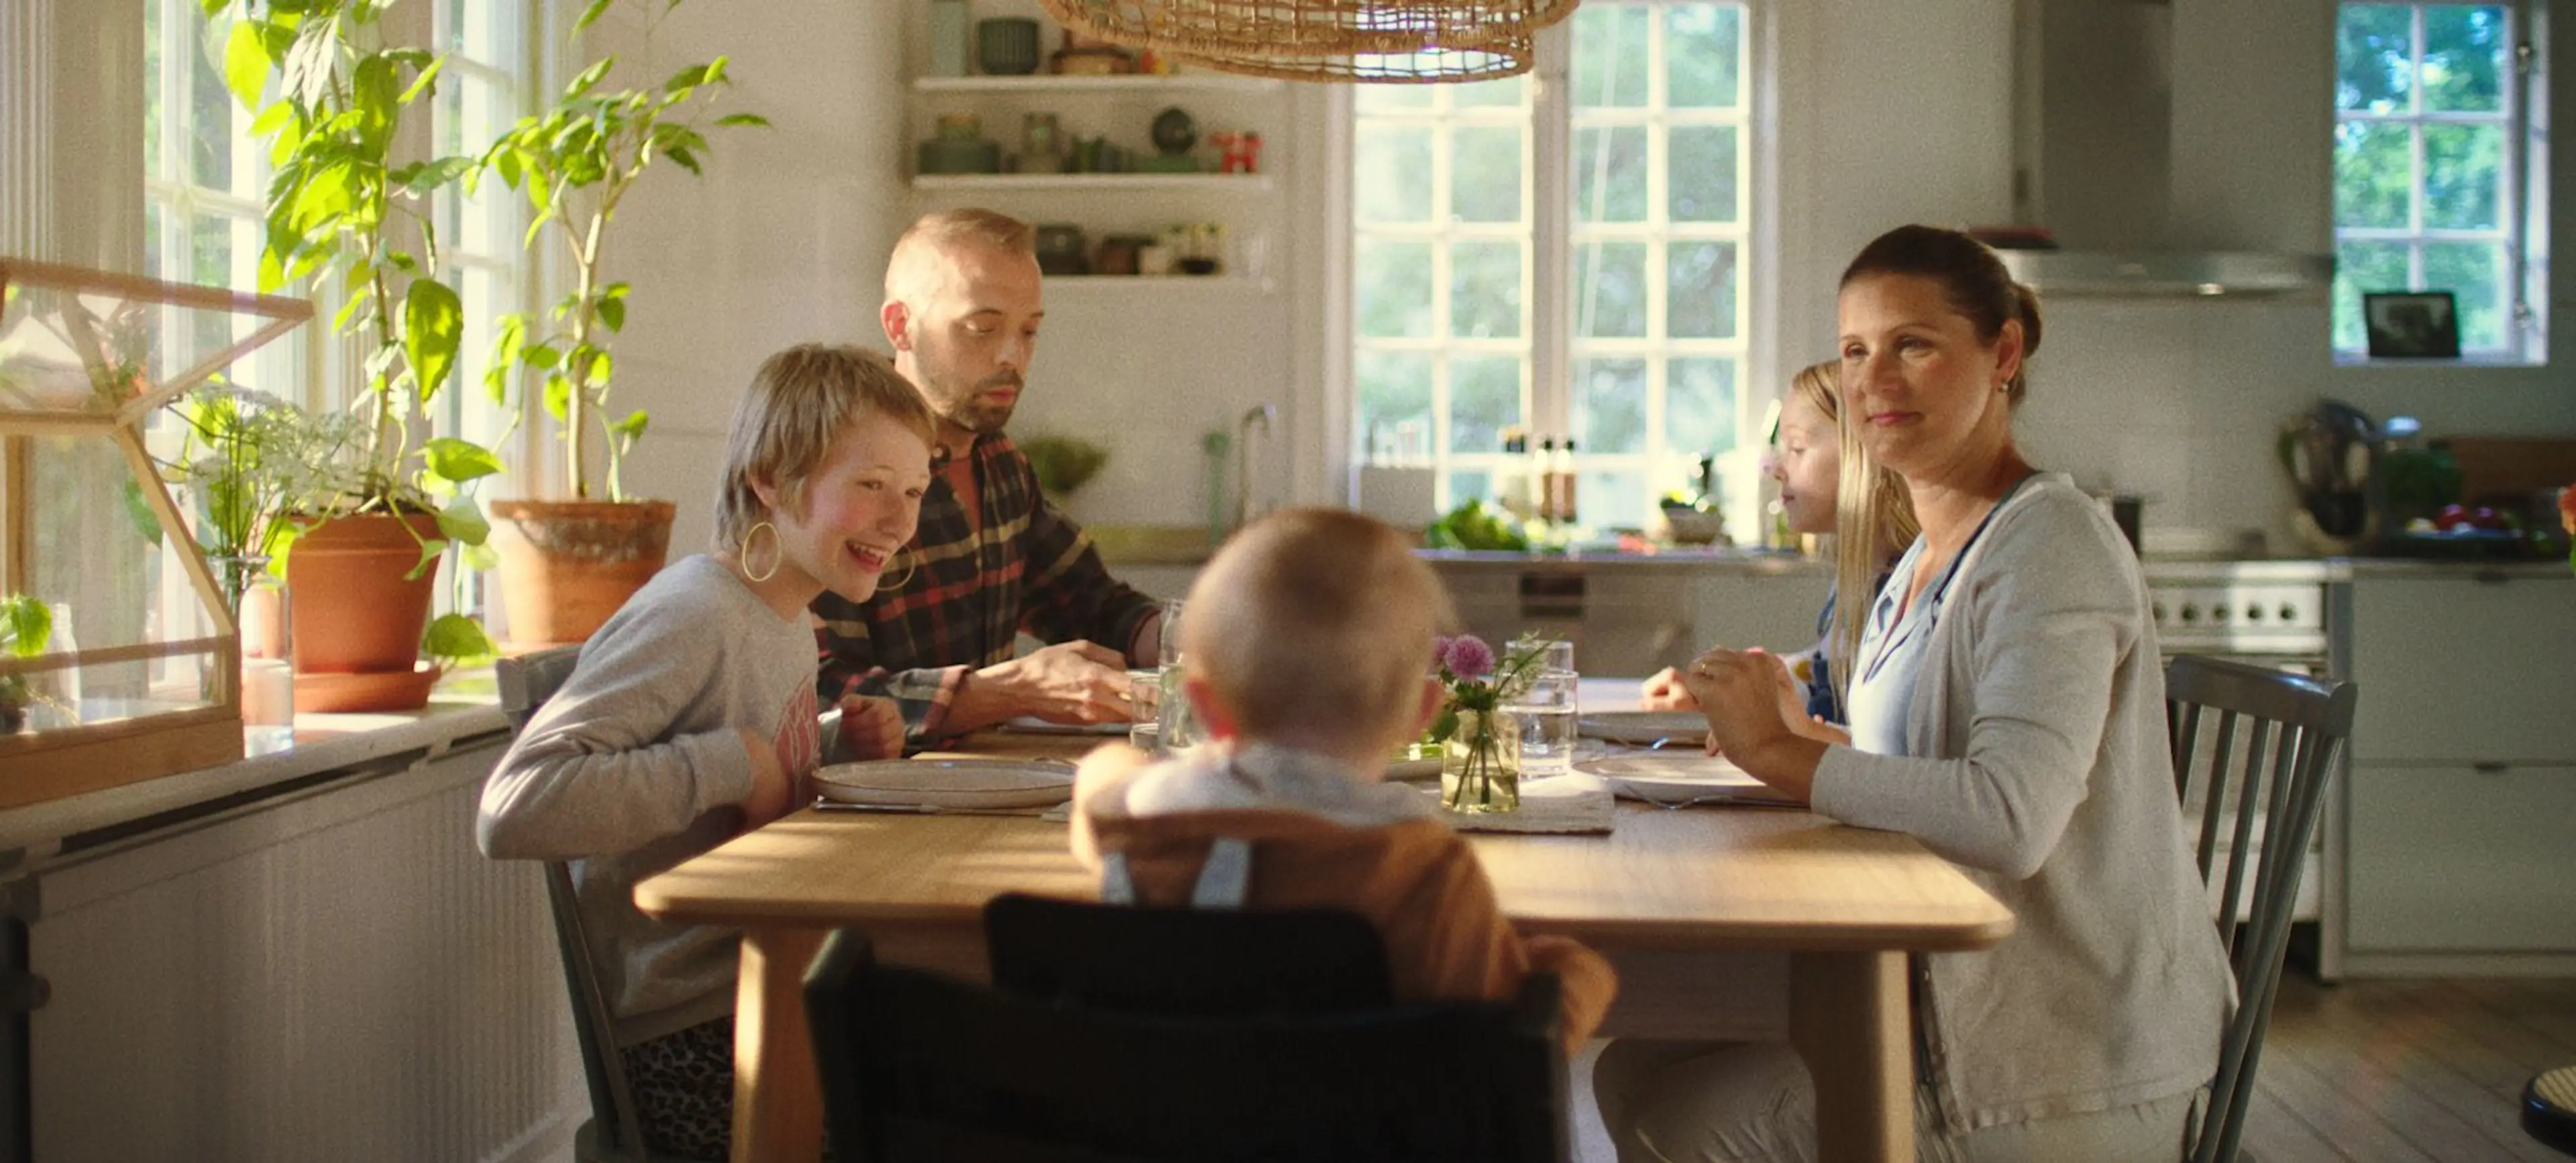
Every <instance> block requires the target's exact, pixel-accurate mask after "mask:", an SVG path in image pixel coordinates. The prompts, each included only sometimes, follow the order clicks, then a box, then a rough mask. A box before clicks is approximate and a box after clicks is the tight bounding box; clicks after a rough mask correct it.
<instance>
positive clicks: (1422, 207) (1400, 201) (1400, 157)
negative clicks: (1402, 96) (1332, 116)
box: [1351, 85, 1431, 222]
mask: <svg viewBox="0 0 2576 1163" xmlns="http://www.w3.org/2000/svg"><path fill="white" fill-rule="evenodd" d="M1360 87H1361V88H1363V89H1410V88H1415V87H1416V86H1412V85H1363V86H1360ZM1358 138H1359V140H1358V145H1357V149H1358V153H1359V156H1358V157H1357V158H1354V159H1353V160H1352V165H1351V183H1352V184H1353V185H1354V186H1357V187H1358V189H1357V190H1356V191H1355V192H1354V198H1353V201H1355V202H1356V203H1357V204H1358V207H1359V220H1360V221H1362V222H1429V221H1431V183H1430V182H1428V181H1426V180H1424V179H1425V176H1426V175H1428V174H1429V173H1430V172H1431V127H1429V126H1427V125H1384V124H1378V123H1372V122H1361V123H1360V127H1359V134H1358Z"/></svg>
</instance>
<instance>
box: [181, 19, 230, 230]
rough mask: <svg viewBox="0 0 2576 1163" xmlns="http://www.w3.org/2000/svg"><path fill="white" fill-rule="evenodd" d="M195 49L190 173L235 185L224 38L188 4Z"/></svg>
mask: <svg viewBox="0 0 2576 1163" xmlns="http://www.w3.org/2000/svg"><path fill="white" fill-rule="evenodd" d="M188 13H189V15H190V20H189V24H190V25H191V26H192V28H193V29H194V30H195V33H196V35H195V37H194V41H195V47H196V51H195V52H192V53H189V54H188V55H187V57H186V58H185V60H184V61H183V62H182V63H184V64H185V65H186V66H187V68H186V82H185V83H186V84H187V86H188V116H189V119H190V125H189V132H188V162H189V165H188V172H189V174H190V175H191V176H193V177H194V179H195V180H196V183H197V184H198V185H200V186H209V187H212V188H214V189H217V190H227V191H229V190H231V189H232V188H233V109H234V105H233V94H232V90H230V89H227V88H225V87H224V74H223V57H222V55H221V54H222V51H223V50H222V46H223V40H222V38H220V37H211V36H208V35H207V34H206V18H205V14H204V12H203V11H202V10H200V9H199V8H197V6H195V5H193V4H192V5H189V6H188Z"/></svg>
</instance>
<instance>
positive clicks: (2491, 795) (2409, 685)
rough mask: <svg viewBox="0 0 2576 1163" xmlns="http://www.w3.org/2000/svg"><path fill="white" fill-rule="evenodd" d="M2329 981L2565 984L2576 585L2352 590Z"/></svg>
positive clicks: (2575, 737)
mask: <svg viewBox="0 0 2576 1163" xmlns="http://www.w3.org/2000/svg"><path fill="white" fill-rule="evenodd" d="M2351 610H2352V616H2351V618H2350V621H2349V631H2348V633H2349V639H2348V641H2349V647H2350V659H2351V675H2352V679H2353V681H2355V682H2357V683H2359V684H2360V687H2361V702H2360V707H2359V712H2358V716H2357V720H2356V722H2355V724H2354V729H2353V739H2352V746H2351V759H2352V763H2351V767H2350V769H2349V775H2348V783H2347V785H2346V788H2345V794H2344V812H2343V820H2342V822H2343V825H2344V826H2343V829H2342V834H2343V838H2342V844H2343V845H2344V858H2343V860H2342V862H2341V863H2342V866H2343V868H2344V887H2345V905H2344V910H2343V912H2344V926H2345V928H2344V935H2345V957H2344V969H2345V972H2347V973H2349V974H2352V975H2356V976H2369V975H2388V974H2409V973H2475V972H2481V971H2488V972H2533V971H2553V972H2563V971H2567V970H2569V969H2571V968H2576V714H2571V708H2576V582H2571V581H2570V579H2569V578H2568V577H2567V576H2566V575H2565V574H2563V573H2540V572H2511V573H2504V572H2489V573H2486V574H2483V575H2473V574H2470V573H2467V572H2466V571H2463V572H2461V573H2457V574H2441V575H2415V576H2400V577H2372V576H2367V575H2365V576H2363V577H2361V578H2359V579H2358V580H2356V581H2354V582H2353V583H2352V606H2351Z"/></svg>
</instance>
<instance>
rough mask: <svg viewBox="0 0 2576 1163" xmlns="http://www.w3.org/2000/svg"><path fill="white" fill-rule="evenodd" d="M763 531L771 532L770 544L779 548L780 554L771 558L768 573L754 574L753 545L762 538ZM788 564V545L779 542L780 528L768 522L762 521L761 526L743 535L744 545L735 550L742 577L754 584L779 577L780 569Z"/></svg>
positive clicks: (735, 557)
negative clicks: (753, 542)
mask: <svg viewBox="0 0 2576 1163" xmlns="http://www.w3.org/2000/svg"><path fill="white" fill-rule="evenodd" d="M763 529H767V530H769V543H770V544H771V545H774V546H777V547H778V553H777V554H776V555H775V556H773V557H771V558H770V561H769V568H768V569H767V570H766V571H764V572H761V573H753V572H752V571H751V543H752V541H753V540H754V539H755V538H758V537H759V536H760V531H761V530H763ZM786 563H787V543H786V542H784V541H781V540H779V538H778V526H776V525H772V524H770V523H769V522H767V521H762V522H760V523H759V524H757V525H754V526H752V527H751V530H750V532H747V533H744V534H743V535H742V544H741V545H740V546H738V547H736V548H735V550H734V564H735V565H737V566H738V567H740V568H741V570H742V576H744V577H747V578H750V579H751V580H752V581H754V582H765V581H768V580H769V579H771V578H774V577H777V576H778V567H779V566H781V565H785V564H786Z"/></svg>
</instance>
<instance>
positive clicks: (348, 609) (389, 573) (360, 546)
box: [286, 513, 439, 710]
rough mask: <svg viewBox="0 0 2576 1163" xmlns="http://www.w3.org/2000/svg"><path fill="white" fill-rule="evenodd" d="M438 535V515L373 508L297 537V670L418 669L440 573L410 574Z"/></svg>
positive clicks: (293, 616)
mask: <svg viewBox="0 0 2576 1163" xmlns="http://www.w3.org/2000/svg"><path fill="white" fill-rule="evenodd" d="M406 524H408V525H409V526H410V528H408V529H406V528H404V526H405V525H406ZM438 536H439V532H438V519H437V518H436V517H434V516H432V515H430V514H428V513H412V514H406V515H405V516H403V517H400V518H396V517H391V516H386V515H383V514H374V513H370V514H366V515H363V516H356V517H334V518H332V519H330V520H328V521H325V522H323V523H322V524H320V525H318V526H315V527H314V528H313V529H312V531H310V532H307V533H305V534H304V535H303V536H301V537H298V538H296V539H295V548H294V549H293V551H291V552H290V553H289V554H288V555H287V559H286V574H287V578H286V580H287V585H288V587H289V589H290V592H291V593H292V595H293V597H292V598H291V599H290V600H289V601H288V603H287V620H288V622H289V624H290V626H291V628H290V629H289V631H288V633H287V638H288V640H289V647H290V650H291V652H292V653H293V654H294V656H295V670H296V672H297V673H298V674H299V675H300V674H308V673H330V674H353V673H387V672H390V673H396V674H410V673H412V671H413V669H414V666H415V664H416V663H418V662H419V660H420V636H421V631H423V630H424V629H427V628H428V626H429V603H430V598H431V595H432V593H433V591H434V590H435V588H436V586H437V583H438V571H437V570H436V569H426V570H422V571H421V574H420V576H419V577H415V578H406V577H404V576H403V575H405V574H407V573H410V572H411V569H412V567H413V566H415V565H418V564H420V547H421V544H422V543H423V542H425V541H435V540H437V539H438ZM423 693H424V695H425V694H426V692H423ZM407 705H408V706H410V707H417V706H420V705H421V703H419V702H411V703H409V704H407ZM368 709H370V710H402V709H405V708H404V707H371V708H368Z"/></svg>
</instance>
